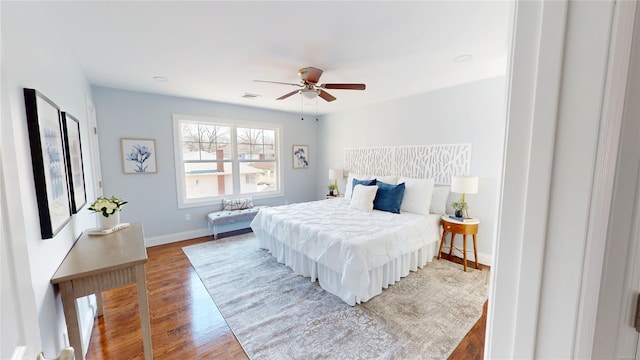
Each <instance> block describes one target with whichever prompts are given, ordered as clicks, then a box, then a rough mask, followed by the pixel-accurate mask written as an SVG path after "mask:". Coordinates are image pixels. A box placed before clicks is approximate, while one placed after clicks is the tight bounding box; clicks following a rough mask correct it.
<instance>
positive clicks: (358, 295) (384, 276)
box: [253, 228, 438, 306]
mask: <svg viewBox="0 0 640 360" xmlns="http://www.w3.org/2000/svg"><path fill="white" fill-rule="evenodd" d="M253 230H254V233H255V235H256V237H257V239H258V242H259V246H260V248H262V249H266V250H268V251H269V252H270V253H271V254H272V255H273V256H274V257H275V258H276V260H277V261H278V262H279V263H282V264H285V265H287V266H288V267H290V268H291V269H292V270H293V272H294V273H295V274H298V275H302V276H305V277H309V278H310V280H311V281H316V280H317V281H318V283H319V284H320V286H321V287H322V288H323V289H325V290H326V291H328V292H330V293H332V294H334V295H336V296H338V297H339V298H340V299H342V300H343V301H344V302H345V303H347V304H349V305H351V306H354V305H355V304H359V303H362V302H366V301H368V300H369V299H371V298H373V297H374V296H376V295H379V294H381V293H382V290H383V289H386V288H387V287H389V285H393V284H394V283H396V282H397V281H400V279H401V278H402V277H405V276H407V275H409V272H410V271H417V270H418V268H422V267H423V266H424V265H425V264H426V263H428V262H431V261H432V260H433V258H434V256H435V255H436V252H437V245H438V243H437V242H433V243H430V244H427V245H425V246H423V247H420V248H418V249H417V250H415V251H412V252H409V253H406V254H401V255H398V256H397V257H395V258H393V259H391V260H390V261H389V262H387V263H385V264H384V265H382V266H380V267H377V268H374V269H371V270H369V271H368V272H363V273H361V274H360V275H359V278H357V279H353V278H349V279H347V278H344V277H343V275H342V274H340V273H338V272H336V271H334V270H333V269H331V268H329V267H327V266H325V265H323V264H321V263H318V262H317V261H314V260H312V259H310V258H309V257H307V256H306V255H304V254H302V253H300V252H298V251H296V250H294V249H292V248H290V247H288V246H287V245H286V244H284V243H282V242H280V241H278V240H277V239H276V238H275V237H273V236H271V235H270V234H268V233H266V232H264V231H261V230H260V229H259V228H254V229H253Z"/></svg>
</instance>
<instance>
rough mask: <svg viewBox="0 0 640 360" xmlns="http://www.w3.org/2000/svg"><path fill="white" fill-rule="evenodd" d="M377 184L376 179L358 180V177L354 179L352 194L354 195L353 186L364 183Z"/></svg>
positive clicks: (365, 184)
mask: <svg viewBox="0 0 640 360" xmlns="http://www.w3.org/2000/svg"><path fill="white" fill-rule="evenodd" d="M375 184H376V179H373V180H358V179H353V185H351V191H352V192H351V194H352V195H353V188H355V187H356V185H364V186H371V185H375Z"/></svg>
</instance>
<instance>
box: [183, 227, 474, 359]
mask: <svg viewBox="0 0 640 360" xmlns="http://www.w3.org/2000/svg"><path fill="white" fill-rule="evenodd" d="M183 251H184V253H185V254H186V255H187V257H188V258H189V261H190V262H191V264H192V265H193V267H194V269H195V271H196V272H197V273H198V275H199V276H200V279H202V282H203V283H204V285H205V287H206V288H207V289H208V291H209V293H210V294H211V297H212V298H213V300H214V301H215V303H216V305H217V306H218V308H219V310H220V312H221V313H222V315H223V316H224V318H225V320H226V321H227V324H229V327H230V328H231V330H232V331H233V333H234V334H235V335H236V337H237V338H238V341H239V342H240V344H241V345H242V347H243V348H244V350H245V352H246V353H247V355H248V356H249V358H251V359H254V360H258V359H305V360H306V359H446V358H447V357H448V356H449V355H450V354H451V353H452V352H453V350H455V348H456V347H457V345H458V344H459V343H460V341H461V340H462V339H463V338H464V336H465V335H466V334H467V332H469V330H470V329H471V327H472V326H473V325H474V324H475V323H476V321H477V320H478V319H479V318H480V316H481V315H482V307H483V305H484V302H485V300H486V298H487V296H486V292H487V271H480V270H475V269H474V270H472V271H468V272H466V273H465V272H463V271H462V266H461V265H458V264H455V263H452V262H450V261H447V260H435V259H434V261H433V262H431V263H429V264H427V265H426V266H425V267H424V268H423V269H420V270H419V271H417V272H412V273H410V274H409V275H408V276H407V277H405V278H403V279H402V280H401V281H400V282H398V283H396V284H395V285H392V286H390V287H389V288H388V289H385V290H384V291H383V293H382V294H380V295H378V296H376V297H374V298H373V299H371V300H369V301H367V302H366V303H363V304H359V305H356V306H349V305H347V304H345V303H344V302H343V301H342V300H340V299H339V298H338V297H336V296H334V295H332V294H330V293H328V292H326V291H324V290H323V289H322V288H321V287H320V286H319V285H318V283H316V282H311V281H310V280H309V278H305V277H302V276H297V275H295V274H293V272H292V271H291V269H290V268H288V267H286V266H285V265H283V264H279V263H277V262H276V260H275V258H274V257H272V256H271V254H269V252H267V251H266V250H263V249H259V248H258V242H257V240H256V238H255V236H254V235H253V233H249V234H242V235H239V236H234V237H230V238H226V239H223V240H216V241H210V242H206V243H201V244H197V245H192V246H188V247H185V248H183Z"/></svg>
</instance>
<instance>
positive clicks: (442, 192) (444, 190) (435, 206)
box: [429, 186, 451, 214]
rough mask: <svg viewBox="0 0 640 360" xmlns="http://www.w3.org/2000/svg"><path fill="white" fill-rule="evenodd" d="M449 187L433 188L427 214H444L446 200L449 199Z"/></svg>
mask: <svg viewBox="0 0 640 360" xmlns="http://www.w3.org/2000/svg"><path fill="white" fill-rule="evenodd" d="M450 190H451V188H450V187H449V186H436V187H434V188H433V195H432V196H431V207H430V208H429V212H430V213H432V214H445V213H446V212H447V200H448V199H449V191H450Z"/></svg>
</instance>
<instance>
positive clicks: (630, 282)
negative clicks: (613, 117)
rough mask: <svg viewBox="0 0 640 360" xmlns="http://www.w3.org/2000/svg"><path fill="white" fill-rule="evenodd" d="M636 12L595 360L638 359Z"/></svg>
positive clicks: (639, 26)
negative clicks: (636, 319)
mask: <svg viewBox="0 0 640 360" xmlns="http://www.w3.org/2000/svg"><path fill="white" fill-rule="evenodd" d="M639 19H640V6H638V7H637V8H636V21H635V25H634V35H633V43H632V48H631V61H630V67H629V78H628V82H627V93H626V96H625V103H624V113H623V119H622V131H621V134H620V147H619V149H618V159H617V164H616V174H615V183H614V192H613V200H612V203H611V217H610V219H609V231H608V234H607V246H606V252H605V263H604V268H603V273H602V283H601V287H600V297H599V301H598V314H597V320H596V329H595V334H594V343H593V352H592V355H593V358H594V359H636V358H637V355H639V354H640V353H639V352H638V346H639V343H640V342H639V341H638V340H639V337H638V333H637V332H636V330H635V316H636V307H637V303H638V297H639V296H638V295H639V293H640V101H639V100H638V99H640V21H639Z"/></svg>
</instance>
